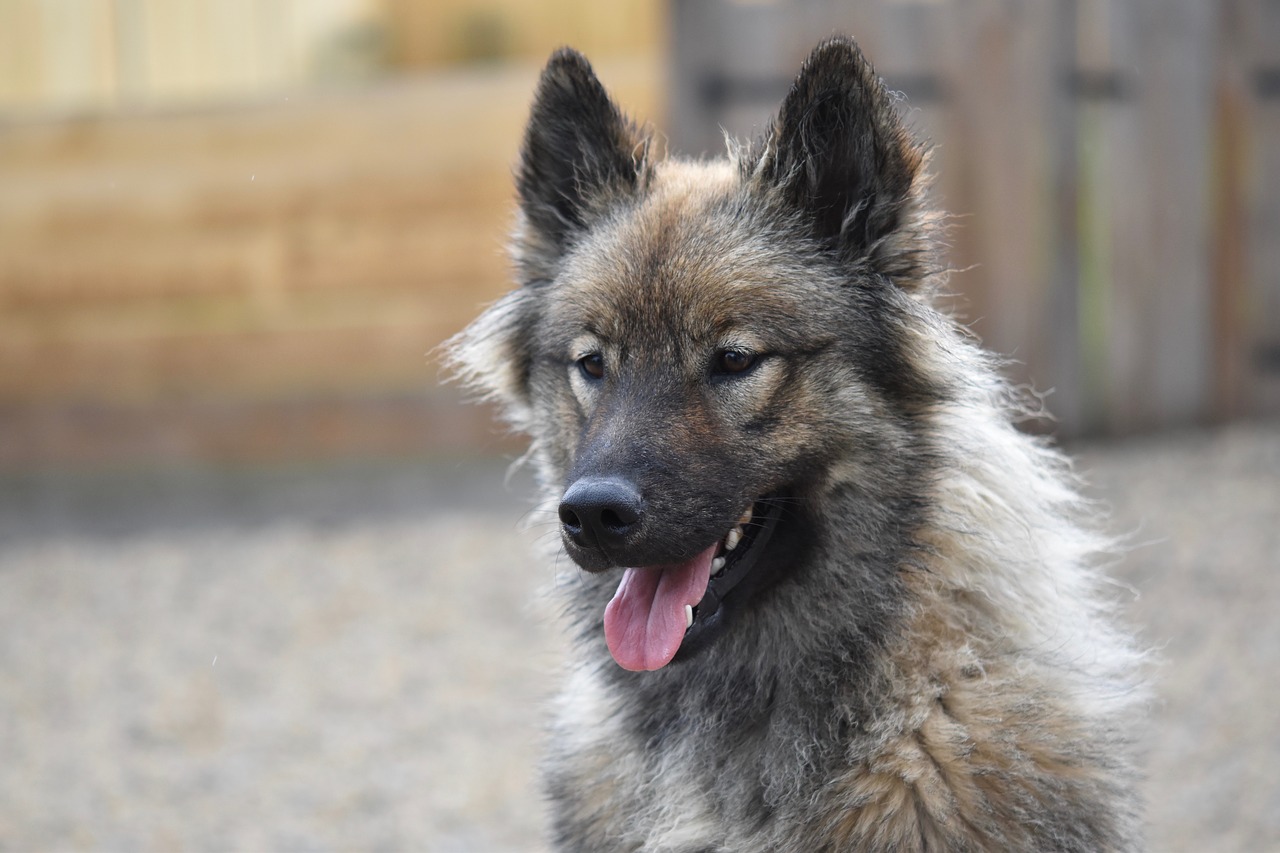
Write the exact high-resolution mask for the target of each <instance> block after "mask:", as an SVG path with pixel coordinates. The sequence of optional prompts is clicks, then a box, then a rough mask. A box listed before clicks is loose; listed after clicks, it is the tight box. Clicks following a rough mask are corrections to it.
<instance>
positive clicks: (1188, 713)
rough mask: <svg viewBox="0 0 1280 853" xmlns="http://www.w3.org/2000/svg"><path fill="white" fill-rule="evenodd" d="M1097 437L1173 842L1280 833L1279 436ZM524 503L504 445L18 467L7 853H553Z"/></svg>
mask: <svg viewBox="0 0 1280 853" xmlns="http://www.w3.org/2000/svg"><path fill="white" fill-rule="evenodd" d="M1080 455H1081V456H1082V457H1083V460H1084V467H1085V468H1086V469H1087V470H1090V471H1091V472H1092V474H1091V479H1092V481H1093V482H1094V483H1095V484H1096V491H1097V493H1098V495H1099V496H1100V497H1101V498H1102V499H1103V500H1105V501H1107V502H1109V503H1110V504H1111V505H1112V506H1113V507H1114V509H1115V517H1116V525H1117V527H1118V528H1119V529H1121V530H1126V531H1131V532H1132V535H1133V540H1134V542H1135V548H1134V549H1133V550H1132V551H1131V552H1130V553H1129V555H1128V556H1127V557H1126V558H1125V560H1124V562H1123V564H1122V565H1121V566H1120V567H1119V568H1118V570H1117V574H1118V575H1119V577H1120V578H1121V580H1122V581H1123V583H1124V585H1125V586H1122V587H1118V589H1117V594H1118V595H1120V596H1121V597H1123V598H1125V599H1130V600H1131V602H1130V607H1129V609H1130V612H1131V613H1132V615H1133V618H1134V621H1135V623H1137V624H1140V625H1142V626H1144V627H1143V637H1144V642H1146V643H1147V644H1148V645H1150V646H1152V647H1154V648H1156V649H1158V656H1159V658H1160V660H1161V666H1160V668H1159V671H1158V689H1159V695H1160V700H1159V702H1158V703H1157V704H1156V706H1155V707H1154V708H1153V723H1152V726H1151V735H1150V742H1151V743H1150V748H1151V755H1150V759H1149V767H1150V781H1149V794H1150V801H1151V804H1150V820H1151V833H1150V836H1151V846H1152V849H1153V850H1187V851H1201V850H1215V851H1217V850H1222V851H1227V850H1240V851H1262V850H1277V849H1280V769H1277V768H1278V767H1280V726H1278V725H1277V719H1278V718H1277V713H1276V710H1275V709H1276V706H1277V704H1278V702H1280V688H1277V686H1276V673H1277V671H1278V661H1280V620H1278V619H1277V618H1276V616H1277V613H1280V571H1277V569H1280V424H1269V425H1251V426H1239V427H1233V428H1229V429H1225V430H1218V431H1214V432H1206V433H1188V434H1182V435H1177V436H1169V437H1161V438H1157V439H1148V440H1144V441H1141V442H1133V443H1127V444H1123V445H1096V446H1089V447H1086V448H1084V449H1083V451H1082V453H1081V454H1080ZM527 492H528V486H527V484H525V483H524V482H523V481H518V482H517V483H516V484H514V485H512V486H505V487H504V485H503V471H502V468H501V466H498V465H495V464H492V463H473V464H466V465H462V464H458V465H443V464H440V463H436V464H425V463H408V462H406V463H399V464H396V465H389V464H364V465H341V466H333V465H331V466H325V467H322V468H320V467H317V468H296V469H279V468H277V469H271V470H184V471H172V470H169V471H149V472H140V471H129V472H117V473H114V474H95V475H84V474H62V475H54V474H41V475H32V476H25V477H20V478H15V477H9V478H7V479H4V480H0V632H3V642H2V644H0V757H2V759H0V849H2V850H36V849H39V850H48V849H98V850H135V849H136V850H150V849H159V850H173V849H193V850H266V849H277V850H286V849H287V850H346V849H361V850H364V849H369V850H380V849H386V850H402V849H423V850H443V851H451V850H472V851H491V850H513V851H523V850H538V849H542V847H543V845H542V842H541V841H540V838H541V832H542V817H541V815H542V806H541V803H540V802H539V799H538V794H537V790H536V779H535V766H536V760H537V755H538V751H539V747H538V731H539V725H540V721H541V720H542V718H543V708H544V707H545V702H546V698H547V695H548V693H549V691H551V690H552V689H553V688H554V685H555V680H556V676H555V673H556V668H557V660H558V657H559V654H560V648H559V643H560V640H559V637H558V633H557V632H556V630H555V629H554V627H553V625H552V623H553V619H554V613H553V609H552V606H551V605H550V604H549V603H548V602H546V601H545V600H544V599H543V598H541V597H540V591H541V590H543V589H545V588H546V587H547V586H549V585H550V582H551V581H552V580H553V572H555V571H557V568H556V567H555V566H554V565H551V564H549V563H547V562H546V561H545V560H542V559H540V558H538V557H536V556H535V555H534V553H535V551H536V544H537V541H538V539H540V538H545V537H546V536H548V535H550V528H549V525H547V524H545V523H540V522H539V521H538V520H537V519H536V518H531V517H530V516H529V514H528V512H527V503H526V500H525V496H526V495H527ZM522 524H524V525H525V526H527V527H528V528H529V529H528V530H526V531H524V532H521V529H520V528H521V526H522ZM558 570H560V571H565V570H566V569H565V567H564V566H563V565H561V566H560V567H559V569H558ZM1127 587H1132V588H1133V591H1134V592H1130V591H1129V590H1128V589H1127ZM1135 593H1136V596H1137V597H1136V600H1134V594H1135Z"/></svg>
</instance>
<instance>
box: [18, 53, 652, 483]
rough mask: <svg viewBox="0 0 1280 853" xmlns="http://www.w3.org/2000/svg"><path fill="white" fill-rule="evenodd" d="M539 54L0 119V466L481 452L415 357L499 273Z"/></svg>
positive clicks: (484, 426)
mask: <svg viewBox="0 0 1280 853" xmlns="http://www.w3.org/2000/svg"><path fill="white" fill-rule="evenodd" d="M538 70H539V69H538V66H536V65H520V66H514V67H494V68H490V69H483V70H474V71H468V72H456V73H445V74H439V75H433V76H431V77H422V78H415V79H408V80H402V81H399V82H394V81H393V82H387V83H383V84H379V85H377V86H373V87H369V88H365V89H362V90H361V91H358V92H349V93H345V94H342V93H331V94H326V95H309V96H307V95H302V94H299V93H294V94H293V95H282V96H280V97H276V98H270V99H267V100H264V101H262V102H260V103H258V104H257V105H254V106H240V107H234V108H226V109H222V110H210V109H204V110H199V111H191V112H178V111H173V110H167V111H161V112H156V111H143V112H138V113H134V114H128V113H116V114H112V115H109V116H108V115H104V116H97V117H94V116H86V117H82V118H77V119H63V120H36V121H27V122H10V123H8V124H3V125H0V188H2V190H0V467H25V466H33V465H36V466H38V465H45V464H79V463H100V462H113V461H120V462H125V461H136V460H140V459H151V460H157V459H159V460H165V459H190V458H197V459H199V458H212V459H261V458H272V459H280V458H308V457H316V456H320V455H326V454H333V453H339V454H360V453H404V452H424V451H425V452H483V451H484V450H486V449H488V450H490V451H491V450H493V449H494V447H495V441H496V439H495V438H494V432H495V430H494V427H493V425H492V424H491V423H490V421H489V416H488V413H486V412H484V411H481V410H479V409H478V408H475V407H470V406H461V405H459V403H458V395H457V393H456V391H453V390H450V389H445V388H440V387H439V385H438V364H437V363H435V361H434V360H433V359H432V358H431V357H430V356H429V355H428V354H429V352H430V351H431V350H432V349H433V348H434V347H435V346H437V345H438V344H439V343H440V342H441V341H442V340H443V339H444V338H445V337H447V336H448V335H450V334H452V333H454V332H456V331H458V330H459V329H460V328H461V327H462V326H463V325H465V323H466V322H467V321H468V320H469V319H470V318H472V317H473V316H474V315H475V314H476V313H477V312H478V309H479V308H480V306H482V305H483V304H485V303H487V302H489V301H491V300H493V299H495V298H496V297H497V296H498V295H500V294H501V293H502V292H504V291H505V290H506V289H507V287H508V274H507V273H508V269H507V259H506V257H505V252H504V248H503V243H504V239H505V232H506V229H507V227H508V226H509V222H510V216H511V197H512V190H511V167H512V164H513V163H514V160H515V155H516V148H517V145H518V143H519V139H520V135H521V131H522V128H523V123H524V120H525V117H526V112H527V109H528V100H529V97H530V93H531V92H532V89H533V85H534V82H535V80H536V76H537V72H538ZM600 73H601V74H602V76H603V77H604V78H605V79H606V80H608V82H609V84H610V86H611V87H612V88H613V89H614V90H615V91H616V92H617V94H618V97H619V98H620V99H621V100H623V101H624V102H626V103H627V104H628V105H630V106H631V107H633V108H634V109H636V110H638V111H641V112H643V113H645V114H648V115H655V114H659V109H660V107H659V105H658V104H657V103H656V102H655V97H656V93H657V91H658V87H657V86H656V81H657V80H658V79H659V78H660V76H661V69H660V68H659V67H658V65H657V63H656V60H654V59H650V60H647V61H646V60H643V59H641V60H631V61H625V62H616V63H610V62H608V61H605V62H602V63H600Z"/></svg>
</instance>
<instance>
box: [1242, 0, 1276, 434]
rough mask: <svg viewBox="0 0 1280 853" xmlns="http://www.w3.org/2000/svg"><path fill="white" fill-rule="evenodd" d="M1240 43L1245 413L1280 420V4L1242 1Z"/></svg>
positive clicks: (1268, 0)
mask: <svg viewBox="0 0 1280 853" xmlns="http://www.w3.org/2000/svg"><path fill="white" fill-rule="evenodd" d="M1238 9H1239V38H1238V40H1237V41H1236V42H1235V43H1234V44H1233V45H1232V49H1233V51H1234V52H1235V54H1236V55H1238V56H1240V57H1241V60H1240V61H1241V64H1242V65H1243V66H1244V70H1245V72H1246V76H1247V82H1246V92H1247V97H1246V98H1245V99H1244V109H1245V115H1244V117H1243V129H1244V132H1245V134H1246V139H1245V140H1244V141H1243V142H1242V144H1243V146H1244V148H1245V150H1244V152H1243V155H1242V156H1243V158H1244V163H1245V166H1244V168H1243V169H1242V174H1241V178H1242V180H1243V182H1244V190H1243V195H1244V197H1243V204H1244V218H1245V221H1244V222H1243V223H1242V227H1243V229H1244V233H1245V241H1246V246H1245V248H1244V255H1245V257H1244V260H1243V263H1244V265H1245V269H1246V270H1247V284H1246V285H1245V292H1244V293H1243V294H1241V303H1242V305H1241V311H1242V312H1243V313H1244V315H1245V319H1244V321H1243V326H1244V329H1243V342H1242V347H1243V349H1244V354H1243V356H1242V360H1243V362H1244V368H1243V370H1244V372H1245V376H1246V379H1245V381H1246V392H1245V393H1246V400H1245V404H1244V408H1245V411H1246V412H1247V413H1248V414H1253V415H1278V414H1280V3H1276V2H1274V0H1239V2H1238Z"/></svg>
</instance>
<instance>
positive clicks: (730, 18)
mask: <svg viewBox="0 0 1280 853" xmlns="http://www.w3.org/2000/svg"><path fill="white" fill-rule="evenodd" d="M671 26H672V34H673V49H672V59H671V62H672V74H671V77H672V81H673V88H672V91H671V95H670V97H671V127H670V137H671V140H672V146H673V147H674V148H677V149H683V150H686V151H693V152H698V151H715V150H717V149H719V148H721V146H722V138H721V135H720V130H719V127H720V126H723V127H725V128H727V129H728V130H729V131H730V132H732V133H734V134H735V135H739V136H742V135H748V134H751V133H752V132H753V131H758V129H759V127H760V126H761V124H762V123H763V122H764V121H765V120H766V118H767V116H768V115H769V114H770V112H771V111H772V110H773V109H775V108H776V105H777V102H778V100H779V99H780V98H781V96H782V95H783V93H784V92H785V91H786V87H787V85H788V84H789V81H790V80H791V79H792V77H793V76H794V74H795V71H796V69H797V68H798V66H799V63H800V62H801V60H802V59H803V57H804V56H805V55H806V54H807V52H808V51H809V49H810V48H811V47H812V45H813V44H814V43H816V42H817V41H818V40H819V39H821V38H823V37H825V36H826V35H828V34H830V33H832V32H846V33H849V34H851V35H853V36H854V37H855V38H857V39H858V41H859V42H860V43H861V44H862V46H863V48H864V50H865V51H866V52H867V54H868V55H869V56H870V57H871V59H872V61H873V62H874V63H875V64H876V67H877V70H878V72H879V73H881V74H882V76H883V77H884V79H885V80H886V82H887V84H888V85H889V87H890V88H891V89H894V90H897V91H900V92H902V93H903V94H904V95H905V97H906V106H907V108H908V110H909V114H910V118H911V121H912V123H913V124H914V125H915V126H916V127H917V129H918V130H920V131H921V132H922V133H923V134H924V135H925V136H926V137H928V138H929V139H930V140H931V141H932V143H933V144H934V146H935V156H934V160H933V168H934V171H935V173H936V174H937V175H938V183H937V185H936V187H935V195H936V196H937V200H938V202H939V203H940V204H941V205H942V206H943V207H944V208H945V209H947V210H948V211H950V212H951V213H953V214H956V215H957V216H958V217H959V218H957V220H956V222H955V225H956V227H955V230H954V232H953V235H952V241H953V251H952V253H951V262H952V264H953V266H954V267H955V268H956V269H958V270H964V272H962V273H958V274H956V275H954V276H953V278H952V289H953V290H955V291H957V292H958V293H959V294H961V297H962V298H961V299H960V301H959V307H960V309H961V310H960V312H961V313H962V314H963V315H965V316H967V317H968V318H969V319H970V320H971V324H972V327H973V328H974V329H975V331H976V332H978V334H979V335H980V336H981V337H982V338H983V339H984V340H985V341H986V343H987V344H988V345H989V346H991V347H992V348H993V349H995V350H997V351H1000V352H1003V353H1006V354H1009V355H1011V356H1012V357H1013V358H1014V359H1016V361H1017V364H1015V365H1014V366H1013V368H1012V369H1013V371H1014V372H1015V374H1016V375H1018V376H1019V377H1020V378H1021V379H1023V380H1027V381H1030V382H1032V383H1033V384H1034V386H1035V387H1037V388H1039V389H1043V390H1050V389H1051V390H1052V394H1051V395H1050V397H1049V399H1048V407H1049V409H1050V410H1051V411H1052V412H1053V414H1054V415H1055V416H1056V418H1057V419H1058V422H1059V429H1060V431H1062V432H1064V433H1079V432H1082V431H1089V432H1099V431H1106V432H1130V431H1136V430H1146V429H1151V428H1156V427H1164V426H1172V425H1178V424H1186V423H1193V422H1201V421H1205V420H1210V419H1218V418H1228V417H1237V416H1242V415H1250V414H1264V413H1276V412H1280V3H1278V2H1275V0H1220V1H1219V2H1204V0H1043V2H1030V0H1025V1H1023V2H1019V0H963V1H962V0H932V2H911V0H898V1H897V2H893V0H880V2H866V3H846V2H835V0H790V2H787V1H786V0H777V2H755V3H741V2H730V0H675V3H674V6H673V14H672V20H671Z"/></svg>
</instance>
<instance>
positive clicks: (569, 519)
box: [560, 504, 582, 533]
mask: <svg viewBox="0 0 1280 853" xmlns="http://www.w3.org/2000/svg"><path fill="white" fill-rule="evenodd" d="M560 523H561V524H563V525H564V526H565V528H567V529H568V530H569V532H570V533H577V532H580V531H581V530H582V521H581V519H579V518H578V514H577V513H576V512H574V511H573V509H572V508H571V507H567V506H565V505H564V504H561V505H560Z"/></svg>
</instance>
